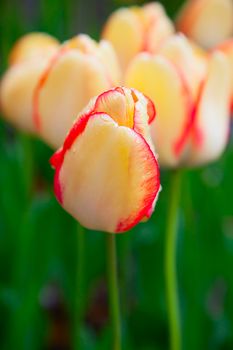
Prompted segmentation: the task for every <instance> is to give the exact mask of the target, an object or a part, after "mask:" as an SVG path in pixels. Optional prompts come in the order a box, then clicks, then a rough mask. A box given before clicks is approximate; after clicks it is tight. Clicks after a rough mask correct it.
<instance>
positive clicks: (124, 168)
mask: <svg viewBox="0 0 233 350" xmlns="http://www.w3.org/2000/svg"><path fill="white" fill-rule="evenodd" d="M59 182H60V186H61V190H62V205H63V207H64V208H65V209H66V210H67V211H68V212H69V213H70V214H71V215H72V216H74V217H75V218H76V219H77V220H78V221H79V222H80V223H81V224H82V225H83V226H85V227H87V228H89V229H94V230H102V231H107V232H118V231H120V232H121V231H125V230H127V229H129V228H130V227H132V226H133V225H135V224H136V223H137V222H138V221H140V220H141V219H142V216H143V210H144V209H145V208H146V206H147V205H148V203H150V206H152V202H153V200H154V199H155V198H156V196H157V193H158V189H159V178H158V167H157V165H156V161H155V158H154V156H153V153H152V152H151V150H150V148H149V147H148V145H147V144H146V143H145V141H144V139H143V138H142V137H141V136H140V135H138V134H137V133H135V132H134V131H133V130H131V129H129V128H127V127H124V126H121V127H120V126H118V125H117V123H115V122H114V121H113V120H112V119H111V118H110V117H109V116H107V115H104V114H99V115H93V116H92V117H91V118H90V120H89V121H88V123H87V126H86V128H85V130H84V131H83V132H82V134H81V135H80V136H79V137H77V139H76V140H75V141H74V143H73V144H72V146H71V148H70V149H69V150H68V151H67V152H66V153H65V157H64V161H63V163H62V165H61V168H60V172H59Z"/></svg>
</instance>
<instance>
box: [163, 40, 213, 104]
mask: <svg viewBox="0 0 233 350" xmlns="http://www.w3.org/2000/svg"><path fill="white" fill-rule="evenodd" d="M159 53H160V54H162V55H163V56H165V57H166V58H168V59H169V60H170V61H171V62H172V63H173V64H175V66H176V67H177V68H178V69H179V71H180V72H181V73H182V75H183V78H184V79H185V80H186V82H187V84H188V86H189V89H190V91H191V92H192V96H193V98H194V99H195V98H196V97H197V93H198V89H199V85H200V83H201V81H202V80H203V78H204V77H205V75H206V69H207V67H206V66H207V58H206V57H205V56H204V54H203V55H201V54H200V53H199V51H198V50H197V48H196V47H194V46H193V45H192V44H191V43H190V42H189V40H188V39H187V38H186V37H185V36H184V35H182V34H176V35H173V36H171V37H170V38H169V39H168V40H167V41H166V42H165V43H164V45H163V46H162V47H161V49H160V50H159Z"/></svg>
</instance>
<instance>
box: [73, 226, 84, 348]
mask: <svg viewBox="0 0 233 350" xmlns="http://www.w3.org/2000/svg"><path fill="white" fill-rule="evenodd" d="M77 235H78V236H77V237H78V238H77V243H78V248H77V275H76V276H77V277H76V308H75V310H76V312H75V320H76V322H75V344H76V346H75V349H81V348H82V343H81V331H82V323H83V315H84V247H85V242H84V240H85V236H84V235H85V232H84V228H83V227H82V226H81V225H80V224H79V223H78V226H77Z"/></svg>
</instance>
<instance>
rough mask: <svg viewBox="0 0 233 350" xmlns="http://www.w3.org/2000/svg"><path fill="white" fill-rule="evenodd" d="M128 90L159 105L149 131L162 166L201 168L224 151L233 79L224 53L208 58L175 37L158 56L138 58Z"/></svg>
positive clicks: (130, 72) (130, 73) (128, 79)
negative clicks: (131, 87)
mask: <svg viewBox="0 0 233 350" xmlns="http://www.w3.org/2000/svg"><path fill="white" fill-rule="evenodd" d="M126 85H127V86H133V87H135V88H137V89H139V90H140V91H142V92H143V93H145V94H146V95H147V96H150V97H151V98H152V100H153V102H154V103H155V104H156V108H157V115H158V117H157V119H156V123H154V122H153V123H152V125H151V132H152V138H153V141H154V143H155V147H156V150H157V151H158V154H159V159H160V164H161V165H164V166H170V167H177V166H181V165H187V166H194V165H199V164H202V163H206V162H209V161H212V160H214V159H216V158H218V157H219V156H220V154H221V153H222V152H223V150H224V148H225V146H226V143H227V139H228V132H229V100H230V77H229V66H228V62H227V59H226V57H225V56H224V55H223V54H222V53H221V52H214V53H213V54H212V55H210V57H207V55H204V53H201V51H199V50H197V49H196V47H194V46H192V45H191V44H189V42H188V40H187V39H186V38H185V37H183V36H181V35H178V36H174V37H173V38H171V39H169V40H168V41H167V42H166V44H165V45H164V46H163V48H162V49H161V50H160V54H158V55H151V54H149V53H141V54H139V55H137V56H136V57H135V59H134V60H133V61H132V62H131V64H130V65H129V68H128V70H127V72H126Z"/></svg>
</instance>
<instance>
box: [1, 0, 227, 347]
mask: <svg viewBox="0 0 233 350" xmlns="http://www.w3.org/2000/svg"><path fill="white" fill-rule="evenodd" d="M136 3H137V4H142V2H141V1H134V2H133V1H120V0H118V1H117V0H115V1H107V0H105V1H104V0H101V1H93V0H92V1H91V0H85V1H84V0H80V1H68V0H47V1H46V0H41V1H39V0H38V1H35V0H34V1H33V0H24V1H13V0H5V1H4V0H1V2H0V34H1V35H0V50H1V51H0V57H1V62H0V64H1V72H3V71H4V69H5V68H6V66H7V63H6V62H7V61H6V60H7V56H8V53H9V51H10V48H11V46H12V44H13V43H14V42H15V40H17V39H18V38H19V37H20V36H22V35H23V34H25V33H27V32H30V31H44V32H48V33H50V34H52V35H54V36H56V37H57V38H58V39H60V40H65V39H67V38H69V37H71V36H73V35H75V34H77V33H79V32H85V33H87V34H89V35H91V36H92V37H94V38H96V39H98V38H99V36H100V32H101V28H102V25H103V23H104V21H105V20H106V18H107V16H108V15H109V14H110V13H111V11H113V10H114V9H116V8H117V7H119V6H123V5H131V4H136ZM162 3H163V4H164V6H165V7H166V9H167V12H168V14H169V15H170V16H171V17H174V15H175V12H176V11H177V10H178V8H179V5H180V4H181V3H182V1H178V0H176V1H174V0H173V1H169V0H167V1H165V0H164V1H162ZM51 154H52V151H51V150H50V149H49V148H47V147H46V146H45V145H44V144H43V143H42V142H40V141H39V140H36V139H34V138H33V137H31V136H29V135H25V134H23V133H21V132H18V131H16V130H14V129H13V128H12V127H11V126H10V125H8V124H7V123H6V122H5V121H4V120H3V119H1V120H0V315H1V316H0V348H1V349H2V350H13V349H17V350H21V349H22V350H36V349H39V350H41V349H50V350H52V349H53V350H55V349H56V350H59V349H60V350H61V349H63V350H65V349H66V350H68V349H70V348H71V347H70V344H71V341H72V340H71V338H72V336H71V334H72V324H73V319H74V317H75V307H74V305H75V299H76V280H77V273H78V267H77V261H78V254H77V252H78V249H79V247H78V240H77V230H78V229H79V228H78V227H77V223H76V222H75V221H74V220H73V219H72V218H71V217H70V216H69V215H68V214H66V213H65V212H64V211H63V210H62V208H60V206H59V204H58V203H57V202H56V200H55V198H54V195H53V190H52V178H53V171H52V169H50V166H49V163H48V159H49V157H50V156H51ZM169 177H170V174H169V171H166V172H164V171H163V172H162V174H161V182H162V187H163V191H162V192H161V194H160V198H159V201H158V204H157V206H156V209H155V212H154V214H153V216H152V218H151V220H150V221H149V222H147V223H146V224H140V225H138V226H137V227H136V228H135V229H133V230H132V231H130V232H128V233H125V234H124V235H119V236H118V237H117V244H118V257H119V275H120V276H119V278H120V286H121V301H122V312H123V341H124V349H125V350H135V349H137V350H152V349H153V350H162V349H164V350H165V349H168V324H167V314H166V304H165V292H164V264H163V255H164V230H165V224H166V209H167V205H168V203H169V188H168V185H169ZM84 244H85V276H84V290H83V310H84V314H85V323H84V326H83V329H82V343H83V347H82V349H80V350H94V349H101V350H105V349H106V350H109V349H111V345H110V328H109V323H108V307H107V290H106V277H105V276H106V263H105V242H104V234H102V233H100V232H91V231H88V230H86V232H85V242H84ZM178 277H179V296H180V304H181V313H182V332H183V344H184V345H183V349H184V350H197V349H198V350H208V349H210V350H215V349H218V350H232V349H233V142H232V140H231V141H230V143H229V145H228V148H227V151H226V152H225V154H224V156H223V157H222V158H221V159H220V160H219V161H218V162H216V163H214V164H212V165H210V166H208V167H203V168H200V169H197V170H186V171H184V173H183V183H182V200H181V205H180V225H179V242H178ZM58 344H60V347H59V346H58Z"/></svg>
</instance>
